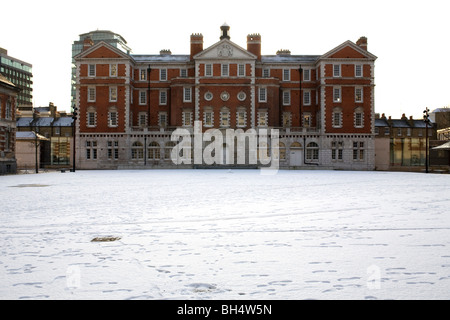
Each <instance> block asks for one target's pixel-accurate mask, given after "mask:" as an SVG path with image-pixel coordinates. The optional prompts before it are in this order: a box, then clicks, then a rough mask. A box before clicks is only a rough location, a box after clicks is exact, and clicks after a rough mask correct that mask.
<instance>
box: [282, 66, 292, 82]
mask: <svg viewBox="0 0 450 320" xmlns="http://www.w3.org/2000/svg"><path fill="white" fill-rule="evenodd" d="M283 81H291V69H283Z"/></svg>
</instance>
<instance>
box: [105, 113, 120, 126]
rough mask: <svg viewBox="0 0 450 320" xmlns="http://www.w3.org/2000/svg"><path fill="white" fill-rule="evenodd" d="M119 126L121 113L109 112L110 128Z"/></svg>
mask: <svg viewBox="0 0 450 320" xmlns="http://www.w3.org/2000/svg"><path fill="white" fill-rule="evenodd" d="M118 126H119V113H118V112H117V111H109V112H108V127H110V128H117V127H118Z"/></svg>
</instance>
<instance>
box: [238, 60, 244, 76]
mask: <svg viewBox="0 0 450 320" xmlns="http://www.w3.org/2000/svg"><path fill="white" fill-rule="evenodd" d="M238 77H245V63H240V64H238Z"/></svg>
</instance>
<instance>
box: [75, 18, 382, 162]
mask: <svg viewBox="0 0 450 320" xmlns="http://www.w3.org/2000/svg"><path fill="white" fill-rule="evenodd" d="M220 29H221V34H220V37H218V42H216V43H214V44H212V45H210V46H208V47H206V48H204V47H203V35H202V34H198V33H194V34H192V35H191V38H190V52H189V53H187V54H184V55H173V54H172V53H171V51H170V50H168V49H164V50H161V51H160V52H159V54H144V55H133V54H129V53H126V52H124V51H123V50H119V49H117V48H116V47H114V46H112V45H110V44H108V43H106V42H103V41H101V42H99V43H97V44H94V43H93V42H92V41H89V40H88V39H85V41H84V45H83V51H82V52H81V53H79V54H78V55H77V56H75V61H76V100H75V101H76V106H77V108H78V110H79V112H78V113H79V116H78V120H77V123H76V132H77V135H76V139H77V144H76V145H77V146H78V148H77V152H76V155H77V167H78V168H80V169H83V168H85V169H120V168H150V167H193V168H195V167H199V165H198V162H197V161H196V157H195V156H196V155H198V154H200V155H201V152H202V151H208V147H210V145H208V142H207V139H204V140H203V141H202V140H200V144H202V145H201V146H198V145H197V146H193V145H189V146H185V147H186V148H185V147H183V146H180V144H181V143H179V141H177V140H176V139H175V141H174V136H173V134H174V132H178V131H179V129H183V130H184V132H189V134H190V135H191V137H192V138H193V142H194V144H195V141H198V140H195V136H196V133H197V131H196V128H197V129H198V127H199V126H200V127H201V130H200V132H201V133H205V132H211V131H210V130H209V129H217V131H216V132H220V133H221V134H224V135H225V134H228V132H229V131H230V130H235V132H238V131H239V130H240V131H242V132H245V133H252V132H256V133H257V134H258V135H259V137H262V136H264V135H269V136H270V137H271V138H272V137H273V136H274V135H272V132H274V131H273V130H278V132H279V144H277V145H276V146H265V145H263V144H261V143H260V142H261V141H258V145H257V148H258V150H261V149H262V150H263V152H262V153H259V152H258V154H257V157H258V162H257V164H260V163H262V161H261V160H262V158H264V156H265V155H264V152H265V151H264V148H265V147H269V148H270V149H271V150H273V149H274V148H276V149H277V154H276V156H277V157H279V166H280V168H290V169H292V168H308V169H309V168H329V169H349V170H373V169H374V167H375V161H374V158H375V157H374V153H375V150H374V149H375V147H374V130H375V113H374V103H375V102H374V100H375V96H374V88H375V75H374V63H375V60H376V59H377V57H376V56H374V55H373V54H371V53H370V52H369V51H368V48H367V38H365V37H361V38H360V39H359V40H358V41H357V42H356V43H354V42H352V41H346V42H344V43H342V44H340V45H338V46H337V47H334V48H333V47H331V48H332V49H331V50H330V51H328V52H326V53H325V54H319V55H302V54H299V55H294V54H291V52H290V51H289V50H286V49H285V50H279V51H278V52H277V53H276V54H274V55H262V53H261V48H262V37H261V35H260V34H249V35H248V36H247V39H246V40H247V46H246V48H243V47H242V46H240V45H238V44H236V43H234V42H232V41H231V37H230V27H229V26H227V25H223V26H221V28H220ZM215 138H216V137H215ZM215 138H214V139H215ZM268 140H270V141H269V142H268V143H269V144H270V143H271V142H272V140H271V139H268ZM178 143H179V144H178ZM263 143H265V142H264V141H263ZM248 145H250V143H249V144H248ZM174 146H177V148H179V147H181V149H182V151H180V153H177V154H178V155H179V154H183V157H185V159H186V158H189V159H186V161H183V162H182V163H175V162H174V159H173V157H171V156H173V152H172V151H173V150H174ZM222 146H223V150H221V151H223V152H220V153H221V154H223V155H227V160H229V159H234V160H233V161H234V162H228V161H226V162H225V161H224V162H225V163H226V165H227V166H233V165H237V164H238V163H237V159H238V157H239V155H238V154H237V153H238V150H237V147H236V145H233V141H226V140H225V138H224V140H223V145H222ZM197 147H199V148H200V151H199V150H198V149H196V148H197ZM235 147H236V148H235ZM189 148H191V149H190V150H188V149H189ZM176 150H178V149H176ZM218 151H219V150H218V149H217V148H215V149H214V151H213V152H211V155H212V154H213V153H214V156H216V155H217V152H218ZM266 151H267V150H266ZM245 152H246V155H245V156H246V157H247V159H248V160H250V154H249V153H250V152H253V151H251V150H248V148H247V149H246V150H245ZM228 155H234V157H233V156H231V157H228ZM266 155H267V153H266ZM215 163H216V164H218V162H217V161H216V162H215ZM222 163H223V162H222ZM201 164H202V165H208V163H206V162H203V163H202V162H201ZM245 164H251V161H246V162H245Z"/></svg>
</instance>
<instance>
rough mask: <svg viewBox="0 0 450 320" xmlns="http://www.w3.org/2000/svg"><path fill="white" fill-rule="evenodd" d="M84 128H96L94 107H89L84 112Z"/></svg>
mask: <svg viewBox="0 0 450 320" xmlns="http://www.w3.org/2000/svg"><path fill="white" fill-rule="evenodd" d="M86 126H87V127H89V128H93V127H95V126H97V112H96V110H95V107H89V108H88V109H87V112H86Z"/></svg>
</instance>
